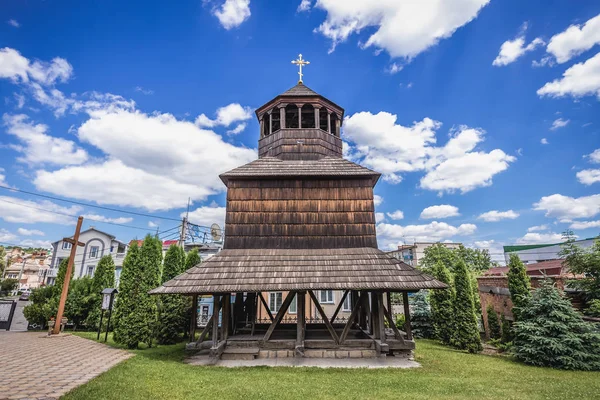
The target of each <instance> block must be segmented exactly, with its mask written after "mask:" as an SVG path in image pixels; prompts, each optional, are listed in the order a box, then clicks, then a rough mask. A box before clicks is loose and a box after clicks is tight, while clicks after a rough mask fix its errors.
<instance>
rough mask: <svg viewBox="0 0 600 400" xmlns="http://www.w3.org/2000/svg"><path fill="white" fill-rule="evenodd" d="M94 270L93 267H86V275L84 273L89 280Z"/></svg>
mask: <svg viewBox="0 0 600 400" xmlns="http://www.w3.org/2000/svg"><path fill="white" fill-rule="evenodd" d="M94 268H95V266H94V265H88V267H87V273H86V275H87V276H89V277H90V278H91V277H92V276H94Z"/></svg>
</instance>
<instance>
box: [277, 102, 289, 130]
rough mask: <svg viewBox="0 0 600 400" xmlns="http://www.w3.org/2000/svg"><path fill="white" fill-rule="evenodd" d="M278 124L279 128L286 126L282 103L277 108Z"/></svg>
mask: <svg viewBox="0 0 600 400" xmlns="http://www.w3.org/2000/svg"><path fill="white" fill-rule="evenodd" d="M279 125H280V126H281V129H283V128H287V126H285V105H284V104H282V105H281V107H280V108H279Z"/></svg>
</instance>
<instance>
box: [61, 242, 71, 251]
mask: <svg viewBox="0 0 600 400" xmlns="http://www.w3.org/2000/svg"><path fill="white" fill-rule="evenodd" d="M71 246H72V245H71V243H69V242H63V244H62V249H63V250H71Z"/></svg>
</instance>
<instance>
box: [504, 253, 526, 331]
mask: <svg viewBox="0 0 600 400" xmlns="http://www.w3.org/2000/svg"><path fill="white" fill-rule="evenodd" d="M507 275H508V290H509V291H510V299H511V300H512V303H513V310H512V312H513V315H514V317H515V320H518V319H519V313H520V310H521V309H522V308H523V307H524V306H525V305H527V303H528V302H529V299H530V298H531V284H530V282H529V276H527V270H526V268H525V265H524V264H523V262H522V261H521V259H520V258H519V256H517V255H516V254H511V255H510V259H509V261H508V274H507Z"/></svg>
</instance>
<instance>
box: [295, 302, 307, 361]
mask: <svg viewBox="0 0 600 400" xmlns="http://www.w3.org/2000/svg"><path fill="white" fill-rule="evenodd" d="M296 307H297V313H296V317H297V319H298V321H297V322H296V349H295V350H296V355H298V356H300V357H302V356H304V337H305V334H306V292H297V293H296Z"/></svg>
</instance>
